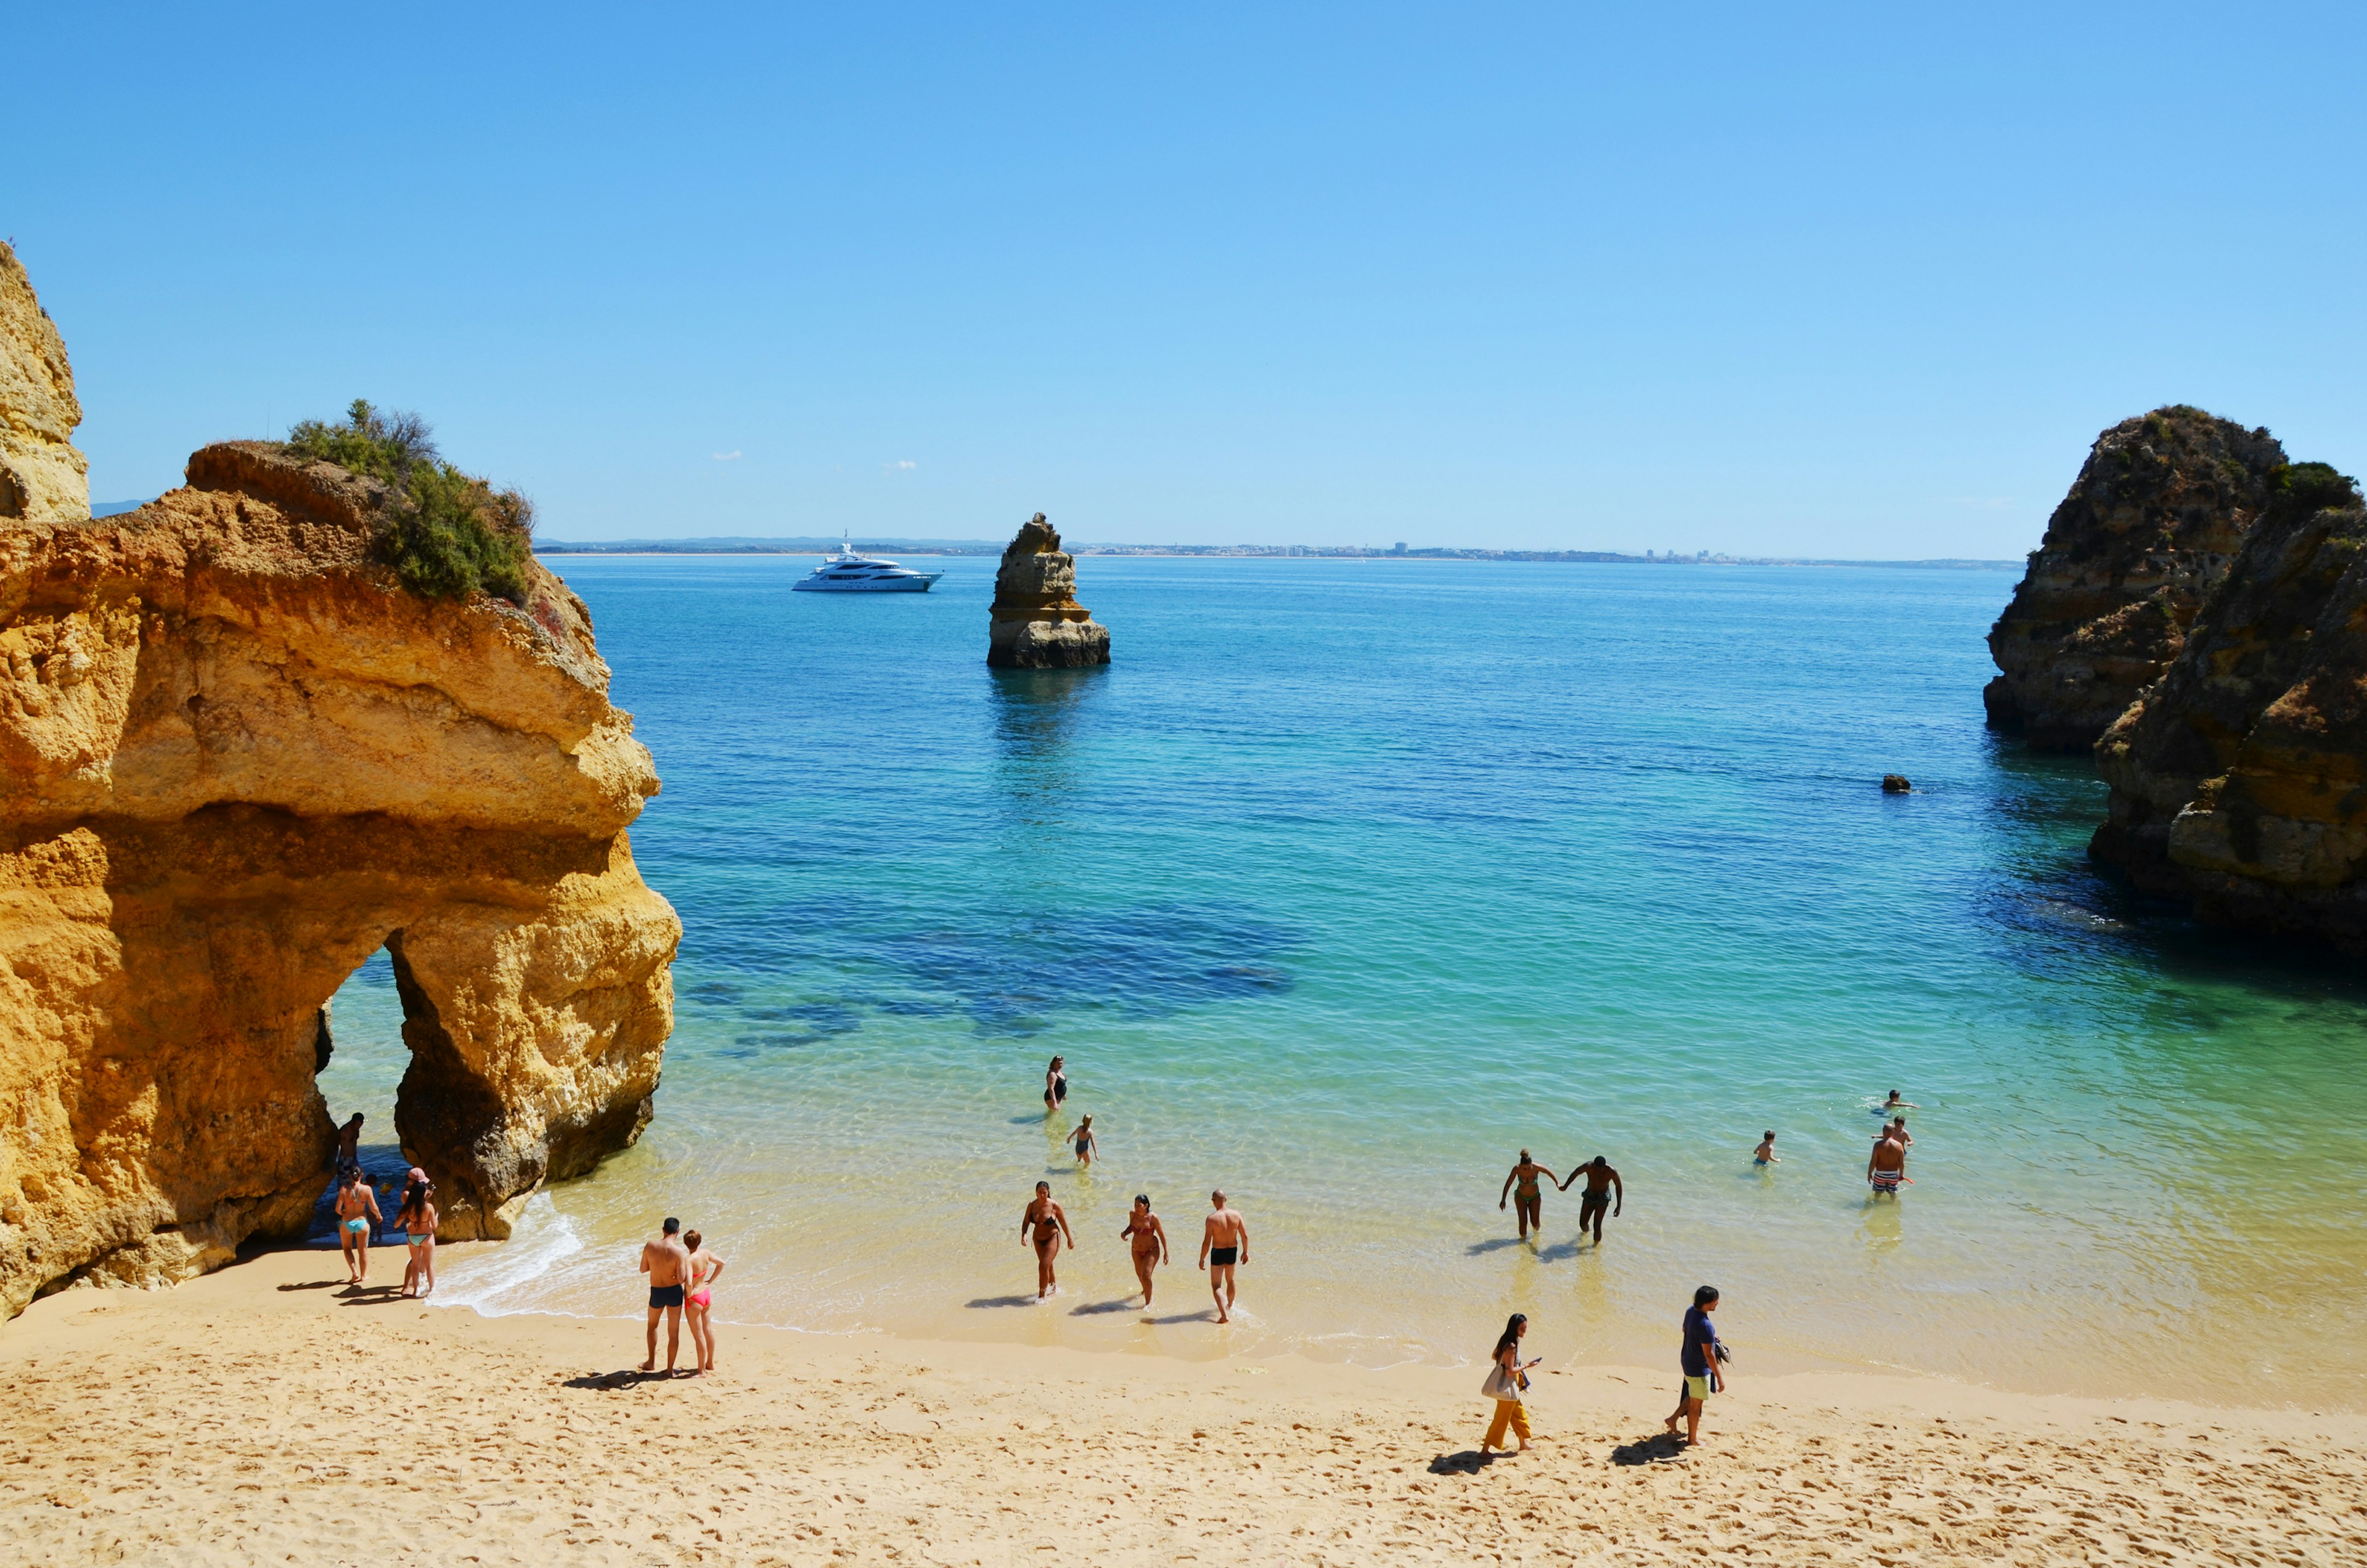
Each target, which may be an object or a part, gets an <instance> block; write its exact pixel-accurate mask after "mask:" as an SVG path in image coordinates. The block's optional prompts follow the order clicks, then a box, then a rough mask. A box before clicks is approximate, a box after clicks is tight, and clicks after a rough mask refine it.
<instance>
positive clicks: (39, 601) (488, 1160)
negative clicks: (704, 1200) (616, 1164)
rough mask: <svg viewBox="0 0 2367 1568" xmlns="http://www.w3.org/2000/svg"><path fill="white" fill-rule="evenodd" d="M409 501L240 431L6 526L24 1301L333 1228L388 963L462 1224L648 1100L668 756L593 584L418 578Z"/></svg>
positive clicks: (11, 1226)
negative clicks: (637, 723) (351, 1043)
mask: <svg viewBox="0 0 2367 1568" xmlns="http://www.w3.org/2000/svg"><path fill="white" fill-rule="evenodd" d="M10 352H11V353H12V354H13V353H15V352H17V350H16V349H14V348H12V349H11V351H10ZM60 363H61V364H62V360H61V361H60ZM12 395H13V394H12ZM11 417H12V423H13V422H14V412H13V410H12V414H11ZM385 499H386V495H385V491H384V490H383V487H380V486H378V485H376V484H374V483H372V482H369V481H365V480H360V479H356V478H354V477H353V476H352V475H350V474H347V473H346V472H345V470H343V469H341V468H334V467H331V466H329V465H327V464H313V465H311V466H301V465H299V464H298V463H296V462H294V461H291V460H289V459H287V458H285V457H280V456H279V455H278V454H277V448H276V447H274V446H269V445H267V444H260V443H237V444H230V445H224V446H210V447H207V448H205V449H204V450H202V451H199V452H198V453H197V454H196V455H195V456H194V457H191V458H190V460H189V466H188V486H187V488H186V489H183V490H177V491H173V492H172V493H170V494H168V495H165V496H164V497H162V498H160V499H158V500H157V501H155V502H151V503H150V504H148V505H147V506H144V507H142V508H141V509H140V510H139V511H137V512H133V513H127V514H125V515H122V516H119V517H110V518H107V519H105V520H103V521H100V522H92V521H89V520H87V519H86V518H85V519H82V520H74V519H62V520H46V521H37V520H17V521H11V522H7V523H0V1125H5V1126H6V1136H5V1137H0V1310H5V1311H6V1312H8V1313H13V1312H15V1311H17V1310H19V1309H21V1308H22V1307H23V1306H24V1304H25V1303H26V1302H27V1301H28V1300H30V1299H31V1298H32V1296H33V1295H34V1294H35V1293H36V1292H39V1291H40V1290H43V1289H44V1288H49V1287H53V1286H55V1285H57V1284H59V1283H61V1282H72V1281H74V1280H93V1281H97V1282H105V1281H108V1280H123V1281H130V1282H141V1283H150V1282H156V1281H161V1280H171V1279H176V1278H181V1277H185V1276H187V1275H188V1274H191V1273H195V1272H198V1271H200V1270H202V1269H207V1268H210V1267H213V1266H216V1265H218V1264H219V1263H221V1262H223V1261H225V1260H227V1259H228V1258H230V1257H231V1256H232V1251H233V1249H234V1248H235V1247H237V1245H238V1244H239V1242H240V1241H241V1240H243V1238H245V1237H247V1236H248V1235H254V1234H256V1233H263V1234H266V1235H285V1234H288V1233H291V1232H300V1230H301V1229H302V1228H303V1226H304V1224H305V1223H306V1221H307V1219H308V1217H309V1213H310V1211H311V1207H312V1204H313V1201H314V1199H315V1197H316V1196H317V1194H318V1193H319V1192H320V1191H321V1190H322V1187H323V1182H324V1180H325V1179H326V1176H325V1173H326V1171H327V1169H328V1166H329V1161H330V1156H331V1154H332V1151H333V1149H334V1128H333V1125H332V1122H331V1120H330V1117H329V1114H328V1111H327V1109H326V1107H325V1106H324V1105H323V1102H322V1099H321V1096H320V1093H319V1091H318V1090H317V1089H316V1088H315V1087H314V1085H313V1081H312V1075H313V1073H314V1071H315V1070H316V1068H317V1066H318V1065H319V1064H320V1063H321V1062H322V1061H323V1060H324V1059H325V1057H326V1055H327V1053H328V1035H327V1031H326V1027H325V1025H326V1019H325V1017H324V1015H323V1010H322V1009H323V1003H325V1002H326V1001H327V999H328V998H329V997H330V995H331V994H332V993H333V992H334V990H335V989H336V987H337V986H338V985H339V984H340V983H342V982H343V981H344V980H345V977H346V976H349V975H350V974H352V973H353V971H354V970H355V969H356V968H357V966H358V965H359V964H361V963H362V961H363V960H364V959H365V958H367V957H368V956H369V955H370V954H371V953H374V952H376V951H377V950H378V949H379V947H381V946H383V947H385V948H386V949H387V950H388V952H389V953H390V955H391V958H392V960H393V964H394V971H395V978H396V981H397V984H398V986H399V987H400V991H401V995H402V1004H403V1010H404V1014H405V1019H406V1021H405V1023H404V1025H403V1037H404V1039H405V1041H406V1042H407V1043H408V1044H409V1046H410V1049H411V1063H410V1067H409V1070H408V1071H407V1073H406V1074H405V1076H404V1077H403V1080H402V1089H401V1091H400V1097H399V1099H398V1102H397V1108H396V1116H395V1122H396V1130H397V1134H398V1135H399V1136H400V1138H401V1140H402V1145H403V1147H404V1149H405V1150H406V1151H407V1152H408V1153H409V1154H410V1155H411V1156H412V1157H413V1159H414V1160H415V1161H416V1162H417V1163H419V1164H421V1165H423V1166H425V1168H426V1169H427V1170H428V1172H429V1174H430V1175H431V1176H433V1177H434V1178H435V1179H436V1184H437V1187H438V1189H439V1191H438V1198H439V1201H440V1203H441V1205H442V1209H443V1234H444V1235H446V1236H447V1237H459V1238H465V1237H475V1236H502V1235H506V1234H507V1233H508V1229H509V1224H510V1218H511V1215H512V1214H513V1213H514V1212H515V1204H516V1202H517V1201H520V1200H521V1199H522V1196H523V1195H524V1194H526V1193H527V1192H529V1191H531V1190H533V1189H534V1188H536V1187H537V1186H538V1185H539V1184H541V1183H543V1182H545V1181H549V1180H555V1179H561V1178H564V1177H568V1176H572V1175H576V1174H580V1173H582V1172H583V1171H585V1170H588V1169H590V1168H592V1166H593V1165H595V1163H597V1161H598V1160H599V1159H600V1158H601V1157H602V1156H604V1155H606V1154H607V1153H609V1152H611V1151H613V1150H616V1149H617V1148H621V1147H623V1146H624V1145H628V1144H629V1143H631V1142H632V1141H633V1140H634V1139H635V1138H636V1137H637V1136H638V1135H639V1134H640V1130H641V1128H642V1127H643V1126H644V1125H645V1124H646V1123H647V1122H648V1121H649V1118H650V1114H651V1093H652V1091H653V1090H654V1089H656V1088H657V1083H658V1073H659V1065H660V1058H661V1056H662V1054H663V1047H664V1043H665V1040H666V1037H667V1035H668V1033H669V1032H671V1029H672V1026H673V985H672V979H671V976H670V975H669V971H668V965H669V964H670V963H671V961H672V959H673V956H674V948H675V945H676V943H677V942H678V941H679V939H680V935H681V926H680V924H679V922H678V921H677V920H676V919H675V918H674V911H673V910H672V908H669V907H668V906H667V905H666V903H665V901H664V900H663V899H662V898H660V897H658V896H657V895H656V894H655V893H653V892H651V890H650V889H649V888H648V887H647V886H645V885H644V884H643V883H642V881H641V878H640V874H639V873H638V872H637V871H636V870H635V868H634V865H633V860H632V853H631V850H630V847H629V843H628V841H627V839H626V834H625V829H626V826H627V824H629V822H631V821H632V820H633V818H635V817H636V816H637V815H638V814H639V813H640V809H641V806H642V803H643V801H644V799H645V798H646V797H647V796H649V795H653V794H655V793H656V791H657V787H658V784H657V778H656V775H655V773H653V771H652V769H651V762H650V756H649V753H648V751H647V750H644V749H643V748H642V747H641V745H640V743H639V742H638V741H636V740H635V739H633V737H632V723H631V719H630V717H629V716H628V715H625V714H623V713H619V712H618V711H617V710H616V709H615V708H613V707H611V706H610V705H609V704H608V700H607V687H608V670H607V666H606V664H604V663H603V662H602V661H601V660H600V657H599V654H598V652H597V651H596V650H595V647H594V644H593V639H592V626H591V622H590V618H589V616H588V615H587V613H586V612H585V610H584V607H583V603H582V602H581V601H580V600H578V599H577V598H576V597H575V596H574V595H573V594H572V593H571V592H568V590H567V588H566V586H565V585H564V584H563V583H561V581H559V580H558V579H557V578H556V577H554V576H552V575H551V574H550V573H549V571H548V570H544V569H543V568H542V567H541V566H540V565H539V564H537V565H535V566H534V567H533V568H532V571H531V577H530V582H529V591H528V592H527V603H526V604H524V605H523V606H522V607H521V606H517V605H513V604H507V603H504V602H503V601H501V600H497V599H493V598H489V597H487V596H486V595H484V594H482V593H478V594H473V595H471V596H470V597H469V598H467V599H446V600H428V599H423V598H420V597H418V596H416V595H414V594H412V593H409V592H404V591H403V590H402V588H401V586H400V584H399V582H398V581H397V579H396V578H395V576H394V574H393V572H392V571H391V569H389V568H387V567H386V566H384V565H382V564H380V562H379V556H378V554H377V553H376V552H375V550H374V548H373V541H374V539H375V538H376V537H377V536H378V531H379V522H380V513H379V508H380V506H381V505H382V503H383V502H384V501H385Z"/></svg>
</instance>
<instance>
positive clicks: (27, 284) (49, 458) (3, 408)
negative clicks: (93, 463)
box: [0, 244, 90, 523]
mask: <svg viewBox="0 0 2367 1568" xmlns="http://www.w3.org/2000/svg"><path fill="white" fill-rule="evenodd" d="M80 423H82V404H81V403H79V402H77V401H76V400H75V399H74V369H73V367H71V366H69V365H68V364H67V363H66V345H65V342H64V340H63V339H62V338H60V337H59V336H58V329H57V325H56V323H55V322H53V321H51V320H50V313H49V312H48V311H47V310H42V309H41V302H40V300H39V299H35V298H34V297H33V284H32V280H31V279H30V278H28V277H27V276H25V269H24V266H23V265H21V264H19V263H18V261H17V253H16V252H15V251H13V250H11V249H9V248H8V246H7V245H6V244H0V522H5V521H6V520H11V519H17V518H23V519H26V520H28V521H30V522H35V523H57V522H63V521H68V520H71V519H73V518H76V517H87V516H89V515H90V479H89V465H88V464H86V463H85V462H84V461H83V456H82V454H81V453H80V452H77V451H75V450H74V426H76V425H78V424H80Z"/></svg>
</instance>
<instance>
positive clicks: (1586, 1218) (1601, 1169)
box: [1561, 1155, 1627, 1247]
mask: <svg viewBox="0 0 2367 1568" xmlns="http://www.w3.org/2000/svg"><path fill="white" fill-rule="evenodd" d="M1580 1175H1583V1176H1584V1177H1585V1178H1586V1193H1585V1196H1583V1197H1581V1198H1580V1199H1579V1201H1578V1233H1579V1235H1585V1234H1586V1227H1587V1224H1588V1223H1589V1222H1590V1221H1591V1222H1592V1224H1593V1225H1594V1245H1595V1246H1597V1247H1601V1246H1602V1245H1603V1211H1604V1210H1605V1209H1609V1210H1610V1211H1611V1217H1612V1218H1614V1219H1617V1218H1618V1217H1619V1211H1620V1210H1621V1209H1624V1208H1625V1207H1626V1206H1627V1184H1626V1183H1625V1182H1624V1181H1622V1180H1620V1179H1619V1173H1618V1172H1617V1171H1616V1170H1614V1169H1613V1168H1612V1167H1611V1162H1610V1161H1609V1160H1607V1159H1604V1158H1603V1156H1601V1155H1597V1156H1594V1157H1593V1158H1592V1159H1591V1160H1589V1161H1587V1162H1586V1163H1585V1164H1584V1165H1582V1166H1580V1167H1579V1168H1578V1169H1576V1170H1573V1171H1571V1172H1570V1173H1569V1181H1565V1182H1563V1183H1562V1184H1561V1190H1563V1191H1565V1192H1567V1191H1569V1182H1570V1181H1576V1180H1577V1179H1579V1177H1580ZM1614 1193H1616V1194H1617V1195H1618V1200H1619V1201H1618V1204H1617V1206H1616V1207H1614V1206H1613V1203H1612V1195H1613V1194H1614Z"/></svg>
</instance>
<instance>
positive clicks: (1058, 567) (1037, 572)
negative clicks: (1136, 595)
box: [986, 512, 1110, 670]
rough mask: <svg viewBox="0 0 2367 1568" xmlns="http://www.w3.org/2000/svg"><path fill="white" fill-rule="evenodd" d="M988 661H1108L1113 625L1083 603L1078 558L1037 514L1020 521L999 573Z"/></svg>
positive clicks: (1037, 665)
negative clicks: (1096, 617) (1079, 594)
mask: <svg viewBox="0 0 2367 1568" xmlns="http://www.w3.org/2000/svg"><path fill="white" fill-rule="evenodd" d="M990 615H991V619H990V620H989V622H988V627H987V643H986V661H987V662H988V663H989V664H991V665H994V666H995V667H997V668H998V669H1004V670H1063V669H1071V668H1076V667H1080V666H1082V665H1087V664H1107V663H1108V662H1109V659H1110V653H1109V640H1110V639H1109V628H1108V627H1107V626H1102V625H1100V624H1099V623H1097V622H1096V621H1094V619H1093V612H1092V611H1090V610H1088V609H1086V608H1085V607H1084V606H1083V605H1082V604H1078V603H1077V561H1076V558H1075V557H1073V556H1071V555H1070V554H1069V553H1068V552H1067V551H1065V550H1063V549H1061V548H1060V536H1059V535H1058V534H1056V533H1054V532H1053V531H1052V527H1051V525H1049V524H1048V523H1046V522H1045V521H1044V514H1043V513H1040V512H1039V513H1036V515H1035V517H1034V518H1032V519H1031V520H1030V521H1028V522H1026V523H1024V524H1022V525H1020V528H1019V534H1018V536H1017V537H1015V538H1014V539H1013V540H1012V541H1011V544H1010V547H1008V548H1006V549H1005V550H1004V551H1003V552H1002V566H1001V567H1000V568H998V569H997V570H996V571H995V574H994V608H993V609H992V611H991V612H990Z"/></svg>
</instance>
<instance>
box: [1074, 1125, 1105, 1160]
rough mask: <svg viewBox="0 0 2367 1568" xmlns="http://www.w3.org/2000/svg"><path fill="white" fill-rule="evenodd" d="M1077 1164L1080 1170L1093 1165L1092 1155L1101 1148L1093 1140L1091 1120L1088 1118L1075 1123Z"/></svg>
mask: <svg viewBox="0 0 2367 1568" xmlns="http://www.w3.org/2000/svg"><path fill="white" fill-rule="evenodd" d="M1076 1146H1077V1164H1078V1166H1079V1167H1080V1168H1082V1167H1084V1166H1089V1165H1091V1164H1093V1154H1094V1152H1095V1151H1096V1150H1097V1149H1099V1148H1100V1147H1101V1145H1100V1144H1098V1143H1096V1142H1095V1141H1094V1139H1093V1118H1092V1117H1090V1116H1088V1117H1086V1118H1085V1119H1084V1120H1083V1121H1082V1122H1078V1123H1077V1136H1076Z"/></svg>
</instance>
